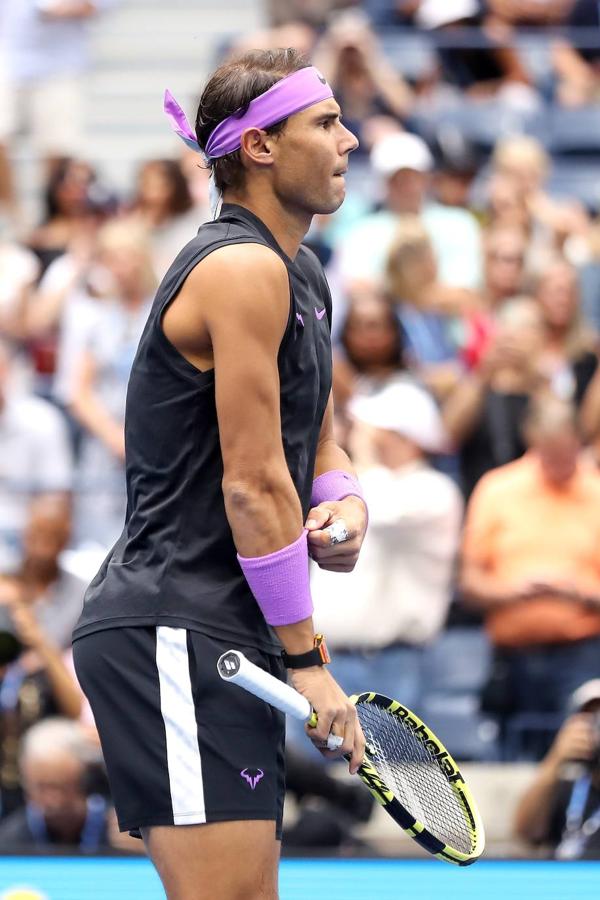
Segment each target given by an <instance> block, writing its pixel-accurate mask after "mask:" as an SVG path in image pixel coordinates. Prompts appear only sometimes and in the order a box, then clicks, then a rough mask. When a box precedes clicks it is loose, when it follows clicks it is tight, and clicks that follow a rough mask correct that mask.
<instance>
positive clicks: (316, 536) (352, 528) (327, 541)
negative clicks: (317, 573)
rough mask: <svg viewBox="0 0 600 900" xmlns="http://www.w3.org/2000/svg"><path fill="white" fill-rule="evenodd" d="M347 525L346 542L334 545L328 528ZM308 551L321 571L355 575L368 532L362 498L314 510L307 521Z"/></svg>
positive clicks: (338, 502)
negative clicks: (337, 524)
mask: <svg viewBox="0 0 600 900" xmlns="http://www.w3.org/2000/svg"><path fill="white" fill-rule="evenodd" d="M336 522H337V523H340V524H343V526H344V527H345V530H346V532H347V534H348V537H347V539H346V540H344V541H342V542H340V543H332V536H331V533H330V532H329V531H327V529H328V528H329V526H331V525H333V524H334V523H336ZM305 527H306V528H307V529H308V552H309V553H310V555H311V556H312V558H313V559H314V561H315V562H316V563H317V564H318V566H319V568H321V569H326V570H327V571H328V572H351V571H352V569H353V568H354V566H355V565H356V562H357V560H358V554H359V553H360V548H361V545H362V542H363V540H364V536H365V531H366V530H367V508H366V506H365V504H364V502H363V501H362V500H361V499H360V497H355V496H349V497H344V499H343V500H327V501H326V502H324V503H320V504H319V505H318V506H315V507H313V508H312V509H311V510H310V512H309V514H308V517H307V519H306V526H305Z"/></svg>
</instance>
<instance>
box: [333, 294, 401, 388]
mask: <svg viewBox="0 0 600 900" xmlns="http://www.w3.org/2000/svg"><path fill="white" fill-rule="evenodd" d="M377 303H378V304H379V305H380V307H381V310H382V312H383V313H385V316H386V319H387V322H386V324H387V325H388V326H389V328H390V330H391V331H392V332H393V334H394V338H395V341H394V345H393V347H392V351H391V354H390V357H389V359H388V360H386V364H387V365H389V366H393V367H394V368H397V369H405V368H406V359H405V341H404V330H403V328H402V325H401V324H400V320H399V319H398V316H397V315H396V313H395V312H394V308H393V306H392V304H391V303H388V302H387V301H386V300H385V299H384V298H383V297H381V298H378V299H377ZM356 307H357V303H356V301H355V300H354V301H353V300H351V301H350V304H349V305H348V309H347V311H346V316H345V318H344V321H343V323H342V328H341V331H340V337H339V343H340V345H341V347H342V348H343V350H344V352H345V354H346V357H347V359H348V361H349V362H350V363H351V364H352V365H353V366H354V368H355V369H356V370H357V371H358V372H362V371H363V370H364V366H363V363H362V362H361V361H360V360H358V359H356V357H355V356H354V354H353V353H352V348H351V347H350V343H349V341H348V331H349V330H350V327H351V325H352V315H353V313H354V312H355V310H356Z"/></svg>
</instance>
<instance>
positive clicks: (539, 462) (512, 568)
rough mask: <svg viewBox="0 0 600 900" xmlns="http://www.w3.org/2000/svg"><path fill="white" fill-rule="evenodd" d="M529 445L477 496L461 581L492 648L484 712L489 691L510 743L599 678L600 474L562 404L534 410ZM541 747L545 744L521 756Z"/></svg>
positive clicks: (540, 404)
mask: <svg viewBox="0 0 600 900" xmlns="http://www.w3.org/2000/svg"><path fill="white" fill-rule="evenodd" d="M525 437H526V441H527V445H528V448H529V452H528V453H527V454H526V455H525V456H524V457H523V458H522V459H520V460H517V461H516V462H513V463H510V464H509V465H506V466H502V467H500V468H499V469H496V470H494V471H493V472H489V473H488V474H487V475H485V476H484V477H483V479H482V480H481V482H480V483H479V484H478V485H477V487H476V489H475V492H474V494H473V496H472V498H471V501H470V503H469V507H468V510H467V520H466V526H465V534H464V542H463V550H462V564H461V572H460V587H461V590H462V594H463V597H464V599H465V602H467V603H469V604H471V605H472V606H473V607H474V608H476V609H479V610H480V611H481V612H482V613H483V615H484V618H485V624H486V628H487V631H488V634H489V636H490V638H491V640H492V642H493V644H494V646H495V653H496V663H495V668H494V671H493V673H492V679H493V680H492V682H491V684H490V691H488V706H490V705H491V703H490V699H491V697H492V694H491V690H492V688H493V702H494V705H495V711H496V712H497V713H498V714H499V715H500V716H501V721H502V723H503V725H504V726H509V729H508V731H505V736H509V737H510V736H511V734H512V735H514V733H515V729H516V728H517V727H518V728H519V729H520V731H518V732H516V735H517V737H518V736H519V735H524V734H525V729H526V727H528V726H529V725H532V724H534V723H528V722H527V717H526V715H525V714H531V713H534V714H537V713H545V714H549V715H550V716H552V715H554V716H559V717H560V716H564V714H565V713H566V712H567V706H568V700H569V696H570V694H571V693H572V692H573V690H574V689H575V688H576V687H577V686H578V685H579V684H581V683H582V682H583V681H586V680H587V679H589V678H594V677H597V676H600V557H599V555H598V547H599V546H600V474H599V473H598V472H597V471H595V470H594V469H592V468H591V467H590V466H588V465H587V464H586V463H585V462H584V461H583V460H582V456H581V449H580V441H579V437H578V433H577V428H576V419H575V410H574V408H573V407H572V406H571V405H569V404H567V403H565V402H564V401H562V400H558V399H557V398H552V397H544V398H543V399H539V400H538V401H537V402H536V403H535V404H534V405H532V408H531V410H530V412H529V414H528V416H527V419H526V423H525ZM517 715H519V718H516V717H517ZM511 723H512V726H513V727H512V730H511V728H510V726H511ZM545 747H546V745H545V742H544V740H543V736H542V735H541V734H539V735H537V736H535V735H534V737H533V739H532V742H531V746H526V747H525V748H524V749H525V752H531V753H536V752H537V754H539V752H540V750H542V749H544V750H545Z"/></svg>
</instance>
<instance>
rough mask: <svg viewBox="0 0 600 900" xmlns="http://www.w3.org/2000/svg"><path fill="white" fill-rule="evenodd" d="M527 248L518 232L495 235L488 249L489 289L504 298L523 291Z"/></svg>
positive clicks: (486, 259)
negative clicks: (522, 284)
mask: <svg viewBox="0 0 600 900" xmlns="http://www.w3.org/2000/svg"><path fill="white" fill-rule="evenodd" d="M524 265H525V248H524V244H523V238H522V237H521V236H520V235H519V234H518V233H517V232H511V231H506V232H500V233H498V234H495V235H493V236H492V237H491V238H490V240H489V243H488V246H487V247H486V254H485V275H486V281H487V283H488V285H489V287H490V288H491V289H492V290H493V291H494V292H495V293H497V294H498V295H499V296H502V297H510V296H512V295H515V294H518V293H519V291H520V290H521V283H522V279H523V269H524Z"/></svg>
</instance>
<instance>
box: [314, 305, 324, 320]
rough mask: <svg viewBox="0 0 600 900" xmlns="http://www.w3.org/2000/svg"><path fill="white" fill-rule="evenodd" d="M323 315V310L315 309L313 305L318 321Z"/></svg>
mask: <svg viewBox="0 0 600 900" xmlns="http://www.w3.org/2000/svg"><path fill="white" fill-rule="evenodd" d="M324 315H325V310H324V309H317V307H316V306H315V316H316V317H317V319H319V321H321V319H322V318H323V316H324Z"/></svg>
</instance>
